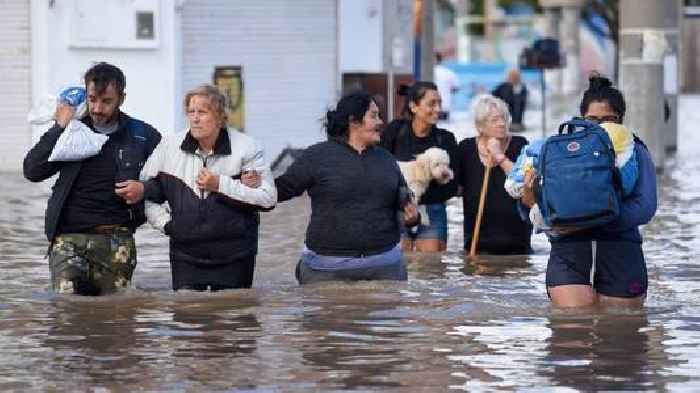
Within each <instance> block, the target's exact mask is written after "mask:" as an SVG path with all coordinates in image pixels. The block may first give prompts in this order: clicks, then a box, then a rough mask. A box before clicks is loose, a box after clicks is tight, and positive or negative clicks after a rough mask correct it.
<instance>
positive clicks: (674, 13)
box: [664, 0, 683, 153]
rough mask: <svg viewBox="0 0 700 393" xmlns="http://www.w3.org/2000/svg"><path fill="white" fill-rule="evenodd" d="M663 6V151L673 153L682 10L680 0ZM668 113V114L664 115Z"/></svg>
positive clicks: (676, 145) (674, 147) (673, 0)
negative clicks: (665, 43) (666, 17)
mask: <svg viewBox="0 0 700 393" xmlns="http://www.w3.org/2000/svg"><path fill="white" fill-rule="evenodd" d="M667 3H668V4H666V5H665V6H666V7H668V8H671V9H672V10H670V11H669V27H668V31H667V33H666V39H667V40H668V44H669V50H668V51H667V53H666V56H665V57H664V100H665V102H664V104H665V105H667V107H665V108H664V109H665V111H666V110H668V113H666V112H664V125H665V134H666V137H665V144H664V146H665V151H666V153H674V152H675V151H676V150H677V148H678V90H679V89H680V75H681V68H680V63H681V62H680V59H681V53H682V51H681V42H682V39H681V31H680V30H681V28H680V24H681V22H680V21H681V20H682V12H683V4H682V0H671V1H668V2H667ZM666 115H668V116H666Z"/></svg>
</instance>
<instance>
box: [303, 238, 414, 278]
mask: <svg viewBox="0 0 700 393" xmlns="http://www.w3.org/2000/svg"><path fill="white" fill-rule="evenodd" d="M295 275H296V278H297V281H299V284H302V285H303V284H311V283H315V282H320V281H366V280H394V281H406V280H407V279H408V273H407V272H406V262H405V261H404V257H403V253H402V251H401V248H400V246H399V245H396V247H394V248H392V249H391V250H389V251H386V252H383V253H381V254H377V255H372V256H366V257H335V256H326V255H319V254H316V253H315V252H313V251H311V250H309V249H307V248H304V250H303V251H302V253H301V259H300V260H299V263H298V264H297V268H296V274H295Z"/></svg>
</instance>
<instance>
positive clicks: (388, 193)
mask: <svg viewBox="0 0 700 393" xmlns="http://www.w3.org/2000/svg"><path fill="white" fill-rule="evenodd" d="M382 124H383V122H382V120H381V118H380V117H379V108H378V107H377V104H376V102H375V101H374V99H372V97H370V95H369V94H367V93H366V92H362V91H360V92H355V93H350V94H348V95H346V96H344V97H343V98H341V99H340V101H339V102H338V104H337V106H336V109H334V110H330V111H328V112H327V113H326V121H325V128H326V134H327V136H328V140H327V141H325V142H321V143H317V144H315V145H313V146H310V147H309V148H307V149H306V150H305V151H304V153H303V154H302V156H301V157H300V158H299V159H297V160H296V161H294V163H293V164H292V165H291V166H290V167H289V168H288V169H287V171H286V172H285V173H284V174H283V175H282V176H280V177H278V178H277V179H275V185H276V186H277V198H278V201H279V202H283V201H286V200H289V199H291V198H294V197H297V196H299V195H301V194H302V193H304V192H307V193H308V194H309V197H310V198H311V218H310V220H309V226H308V228H307V230H306V240H305V247H304V249H303V250H302V253H301V260H300V261H299V263H298V265H297V269H296V277H297V280H299V283H300V284H308V283H313V282H318V281H329V280H343V281H355V280H406V279H407V274H406V265H405V262H404V259H403V255H402V252H401V249H400V247H399V239H400V229H399V228H400V227H401V226H402V225H403V223H402V220H401V215H402V216H403V221H404V222H405V223H406V224H409V225H410V224H411V223H415V222H417V220H418V213H417V210H416V205H415V204H413V203H412V202H410V197H409V193H408V188H407V186H406V183H405V181H404V179H403V176H402V175H401V171H400V170H399V167H398V165H397V164H396V161H395V160H394V159H393V157H392V156H391V155H390V154H389V153H387V152H386V151H385V150H384V149H381V148H378V147H377V144H378V143H379V140H380V130H381V126H382Z"/></svg>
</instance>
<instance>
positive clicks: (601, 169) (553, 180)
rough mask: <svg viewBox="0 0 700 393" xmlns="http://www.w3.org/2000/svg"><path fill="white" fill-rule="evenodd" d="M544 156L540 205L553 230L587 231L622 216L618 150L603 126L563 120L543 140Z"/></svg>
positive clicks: (585, 121) (578, 120)
mask: <svg viewBox="0 0 700 393" xmlns="http://www.w3.org/2000/svg"><path fill="white" fill-rule="evenodd" d="M565 131H566V132H565ZM539 158H540V159H539V162H538V165H537V172H538V173H539V175H540V178H539V183H538V185H539V187H538V192H537V193H536V195H537V203H538V205H539V208H540V211H541V212H542V216H543V218H544V221H545V223H546V224H547V225H548V226H550V227H555V228H556V227H559V228H567V227H568V228H579V229H583V228H590V227H595V226H599V225H603V224H606V223H608V222H611V221H613V220H615V219H616V218H617V216H618V215H619V213H620V200H621V191H620V189H621V186H620V180H619V179H620V178H619V172H618V169H617V168H616V167H615V151H614V149H613V144H612V142H611V141H610V137H609V136H608V134H607V133H606V132H605V130H603V129H602V128H601V127H600V126H599V125H598V124H596V123H593V122H590V121H587V120H584V119H581V118H574V119H572V120H569V121H567V122H564V123H563V124H562V125H560V126H559V133H558V134H557V135H553V136H551V137H549V138H547V140H546V141H545V142H544V145H543V146H542V150H541V152H540V157H539Z"/></svg>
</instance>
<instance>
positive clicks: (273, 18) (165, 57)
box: [0, 0, 340, 171]
mask: <svg viewBox="0 0 700 393" xmlns="http://www.w3.org/2000/svg"><path fill="white" fill-rule="evenodd" d="M337 15H338V12H337V2H336V1H328V0H297V1H294V2H290V1H286V0H266V1H256V0H237V1H235V2H231V1H227V0H174V1H166V0H133V1H128V2H125V1H118V0H106V1H100V2H96V1H91V0H63V1H46V0H27V1H14V2H6V5H5V8H4V9H3V12H2V13H1V14H0V32H2V34H1V35H0V48H1V49H0V54H1V55H2V62H0V70H1V71H2V72H3V73H4V75H6V76H7V75H10V76H11V78H3V79H2V81H0V89H1V90H0V91H3V94H2V95H0V100H2V101H0V103H2V105H3V111H2V115H0V119H1V120H2V121H3V123H4V125H5V127H4V129H5V131H4V132H3V133H2V134H0V141H2V142H3V143H0V146H2V147H0V149H2V151H0V153H1V154H0V170H5V171H18V170H21V161H22V158H23V157H24V154H25V153H26V151H27V149H28V148H29V147H31V145H32V143H33V141H35V140H36V139H37V138H38V137H39V136H40V135H41V133H43V132H44V131H45V128H46V127H35V129H31V127H30V126H29V124H28V123H27V113H28V112H29V110H30V109H31V106H32V103H36V102H37V101H38V100H40V99H42V98H44V97H46V95H47V94H48V95H52V94H56V92H57V91H58V90H59V89H60V88H61V87H63V86H66V85H69V84H74V83H80V82H81V80H82V73H83V72H84V71H85V70H86V69H87V68H88V67H89V66H90V65H91V64H92V63H94V62H96V61H107V62H110V63H113V64H115V65H117V66H119V67H120V68H121V69H122V70H123V71H124V73H125V75H126V79H127V86H126V100H125V103H124V105H123V107H122V108H123V110H124V111H125V112H126V113H128V114H131V115H133V116H136V117H138V118H141V119H143V120H145V121H147V122H148V123H150V124H152V125H153V126H155V127H156V128H157V129H158V130H160V131H161V132H162V133H164V134H167V133H173V132H179V131H181V130H183V129H184V127H185V125H186V124H185V117H184V111H183V108H182V105H183V104H182V99H183V96H184V93H185V92H186V91H187V90H188V89H190V88H193V87H195V86H197V85H200V84H204V83H214V81H215V77H216V78H218V79H217V82H221V81H222V80H223V83H229V82H231V78H230V76H231V75H233V76H234V77H235V82H237V84H236V89H230V90H231V91H228V92H229V93H230V95H231V98H232V103H233V105H232V106H233V107H232V108H231V109H233V110H234V111H236V112H237V113H236V116H237V117H236V118H235V119H234V120H235V121H236V124H237V125H240V126H241V127H242V128H243V130H244V132H246V133H249V134H251V135H252V136H253V137H254V138H256V139H257V140H258V141H259V142H260V143H261V144H262V146H263V148H264V149H265V150H266V153H267V156H268V161H272V160H273V159H274V158H275V157H276V155H277V154H279V153H280V152H281V151H282V150H283V149H284V148H285V147H287V146H292V147H304V146H307V145H309V144H311V143H314V142H316V141H318V140H321V139H322V138H323V133H322V132H321V123H320V121H319V119H320V118H322V117H323V115H324V114H325V111H326V110H327V109H328V107H329V106H330V105H332V104H333V102H334V101H335V99H336V97H337V95H338V92H339V90H340V87H339V72H338V46H339V44H338V33H337V29H338V23H337V20H338V16H337ZM232 72H233V74H232ZM222 75H223V76H224V79H221V78H219V77H220V76H222ZM227 75H228V76H227ZM226 78H229V79H226ZM234 90H235V91H234Z"/></svg>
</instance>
